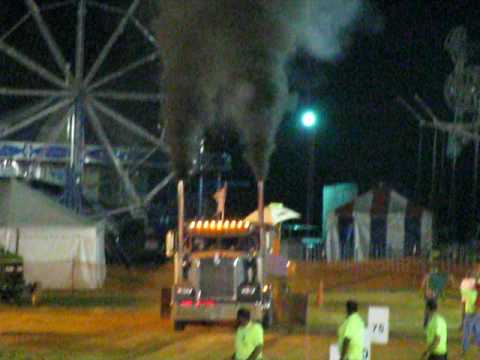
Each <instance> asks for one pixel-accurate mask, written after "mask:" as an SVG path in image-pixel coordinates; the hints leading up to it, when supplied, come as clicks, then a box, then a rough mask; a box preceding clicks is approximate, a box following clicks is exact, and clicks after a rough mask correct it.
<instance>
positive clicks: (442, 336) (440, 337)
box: [421, 300, 447, 360]
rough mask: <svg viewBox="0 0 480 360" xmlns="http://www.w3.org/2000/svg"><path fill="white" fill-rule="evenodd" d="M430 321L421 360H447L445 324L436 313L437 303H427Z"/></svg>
mask: <svg viewBox="0 0 480 360" xmlns="http://www.w3.org/2000/svg"><path fill="white" fill-rule="evenodd" d="M427 312H428V315H429V319H430V321H429V322H428V325H427V349H426V350H425V352H424V353H423V354H422V357H421V360H447V322H446V321H445V319H444V318H443V316H442V315H440V314H439V313H438V312H437V302H436V301H435V300H428V301H427Z"/></svg>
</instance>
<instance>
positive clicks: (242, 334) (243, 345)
mask: <svg viewBox="0 0 480 360" xmlns="http://www.w3.org/2000/svg"><path fill="white" fill-rule="evenodd" d="M237 322H238V328H237V333H236V334H235V354H233V355H232V360H261V359H262V350H263V328H262V325H260V324H258V323H256V322H252V321H250V311H248V310H247V309H240V310H238V312H237Z"/></svg>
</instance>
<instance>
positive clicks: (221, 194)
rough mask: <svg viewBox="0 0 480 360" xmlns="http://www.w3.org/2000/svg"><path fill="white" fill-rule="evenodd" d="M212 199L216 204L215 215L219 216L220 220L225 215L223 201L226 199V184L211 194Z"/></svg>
mask: <svg viewBox="0 0 480 360" xmlns="http://www.w3.org/2000/svg"><path fill="white" fill-rule="evenodd" d="M213 198H214V199H215V201H216V202H217V212H216V214H217V215H221V217H222V219H223V218H224V215H225V201H226V199H227V183H225V185H223V186H222V187H221V188H220V189H218V190H217V192H216V193H215V194H213Z"/></svg>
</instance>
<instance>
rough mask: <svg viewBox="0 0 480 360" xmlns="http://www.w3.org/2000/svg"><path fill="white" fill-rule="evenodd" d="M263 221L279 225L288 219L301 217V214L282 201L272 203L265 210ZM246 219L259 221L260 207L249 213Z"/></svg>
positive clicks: (253, 221)
mask: <svg viewBox="0 0 480 360" xmlns="http://www.w3.org/2000/svg"><path fill="white" fill-rule="evenodd" d="M263 214H264V215H263V221H264V222H265V224H268V225H274V226H275V225H277V224H280V223H282V222H284V221H287V220H292V219H299V218H300V214H299V213H298V212H296V211H294V210H292V209H289V208H287V207H286V206H284V205H283V204H282V203H270V204H268V205H267V206H265V208H264V210H263ZM244 220H245V221H250V222H251V223H258V222H259V217H258V209H257V210H255V211H254V212H252V213H251V214H249V215H248V216H247V217H246V218H245V219H244Z"/></svg>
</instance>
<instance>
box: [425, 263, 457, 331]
mask: <svg viewBox="0 0 480 360" xmlns="http://www.w3.org/2000/svg"><path fill="white" fill-rule="evenodd" d="M448 283H450V284H451V286H453V285H454V283H455V281H454V279H453V277H452V276H451V275H448V274H447V273H445V272H441V271H439V269H438V267H437V266H436V265H433V266H432V267H431V268H430V271H429V272H428V273H427V274H426V275H425V276H424V278H423V280H422V284H421V287H420V289H421V290H423V296H424V299H425V316H424V318H423V327H424V328H425V327H427V324H428V321H429V318H428V310H427V305H426V304H427V302H428V301H429V300H434V301H435V302H436V301H438V300H439V298H440V297H441V296H443V293H444V291H445V288H446V287H447V285H448Z"/></svg>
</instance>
